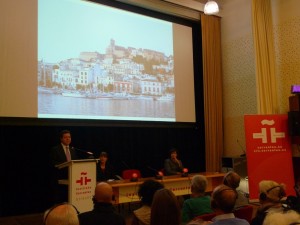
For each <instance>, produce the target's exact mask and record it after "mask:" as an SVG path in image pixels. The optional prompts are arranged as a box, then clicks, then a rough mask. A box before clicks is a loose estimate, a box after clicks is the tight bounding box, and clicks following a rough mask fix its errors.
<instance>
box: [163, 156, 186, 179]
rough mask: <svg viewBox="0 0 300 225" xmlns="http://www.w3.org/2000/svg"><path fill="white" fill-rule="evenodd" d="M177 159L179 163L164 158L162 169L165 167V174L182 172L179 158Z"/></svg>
mask: <svg viewBox="0 0 300 225" xmlns="http://www.w3.org/2000/svg"><path fill="white" fill-rule="evenodd" d="M178 161H179V164H178V163H175V162H173V161H172V160H171V159H166V160H165V164H164V169H165V173H166V174H165V175H166V176H169V175H175V174H177V173H178V172H180V173H181V172H182V169H183V165H182V162H181V161H180V160H178Z"/></svg>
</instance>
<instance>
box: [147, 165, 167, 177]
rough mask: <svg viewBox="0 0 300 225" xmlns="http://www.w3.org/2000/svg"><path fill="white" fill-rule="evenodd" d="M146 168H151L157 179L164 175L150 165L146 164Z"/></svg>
mask: <svg viewBox="0 0 300 225" xmlns="http://www.w3.org/2000/svg"><path fill="white" fill-rule="evenodd" d="M147 168H148V169H150V170H153V171H154V172H155V173H156V174H155V179H157V180H162V179H163V176H164V174H163V172H161V171H158V170H156V169H154V168H152V167H151V166H147Z"/></svg>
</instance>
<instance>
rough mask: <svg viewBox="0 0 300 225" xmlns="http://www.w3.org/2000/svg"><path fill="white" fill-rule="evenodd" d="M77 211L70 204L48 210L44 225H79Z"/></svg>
mask: <svg viewBox="0 0 300 225" xmlns="http://www.w3.org/2000/svg"><path fill="white" fill-rule="evenodd" d="M77 214H78V211H77V209H76V208H75V207H74V206H73V205H70V204H68V203H64V204H60V205H57V206H54V207H52V208H51V209H48V210H47V211H46V212H45V214H44V225H79V220H78V216H77Z"/></svg>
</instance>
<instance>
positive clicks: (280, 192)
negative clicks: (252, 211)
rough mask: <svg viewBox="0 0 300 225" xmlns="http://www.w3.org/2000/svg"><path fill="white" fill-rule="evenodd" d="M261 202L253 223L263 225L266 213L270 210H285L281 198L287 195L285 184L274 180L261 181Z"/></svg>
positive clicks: (253, 224) (252, 224)
mask: <svg viewBox="0 0 300 225" xmlns="http://www.w3.org/2000/svg"><path fill="white" fill-rule="evenodd" d="M259 193H260V194H259V202H260V204H261V205H260V207H259V208H258V209H257V212H256V216H255V217H254V218H253V220H252V221H251V225H262V224H263V222H264V219H265V217H266V215H267V214H268V213H270V212H283V210H284V208H283V205H282V203H281V202H280V201H281V199H282V198H283V197H284V196H285V186H284V185H282V184H278V183H277V182H275V181H272V180H263V181H261V182H260V183H259Z"/></svg>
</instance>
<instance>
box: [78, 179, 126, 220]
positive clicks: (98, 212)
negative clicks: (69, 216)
mask: <svg viewBox="0 0 300 225" xmlns="http://www.w3.org/2000/svg"><path fill="white" fill-rule="evenodd" d="M112 198H113V190H112V187H111V186H110V185H109V184H108V183H105V182H100V183H98V184H97V185H96V188H95V195H94V197H93V202H94V209H93V210H92V211H89V212H85V213H81V214H79V215H78V217H79V221H80V225H95V224H101V225H125V219H124V218H123V217H122V216H121V215H119V214H118V213H116V212H115V211H114V207H113V205H112Z"/></svg>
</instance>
